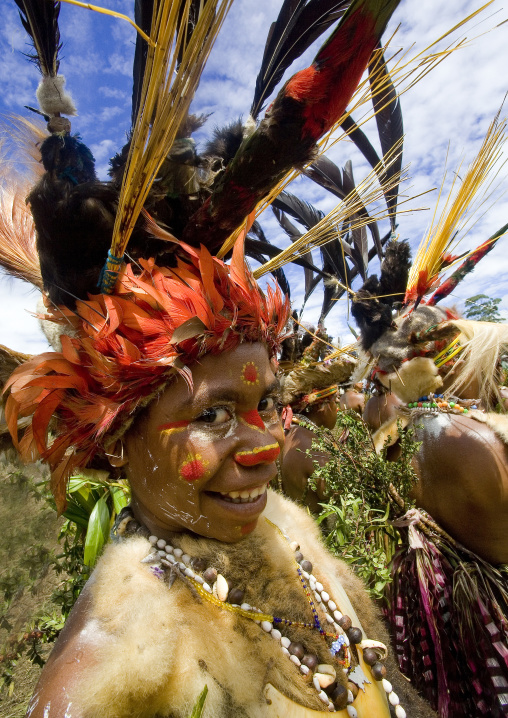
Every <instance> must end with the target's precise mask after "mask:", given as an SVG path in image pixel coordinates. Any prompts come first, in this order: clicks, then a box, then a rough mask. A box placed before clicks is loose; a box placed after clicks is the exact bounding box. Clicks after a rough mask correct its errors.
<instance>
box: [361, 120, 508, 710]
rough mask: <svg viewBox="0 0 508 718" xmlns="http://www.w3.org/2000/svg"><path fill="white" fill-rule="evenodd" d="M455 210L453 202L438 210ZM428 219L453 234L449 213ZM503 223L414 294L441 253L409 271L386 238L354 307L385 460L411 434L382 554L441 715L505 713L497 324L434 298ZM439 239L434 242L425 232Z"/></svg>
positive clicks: (507, 535)
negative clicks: (374, 272)
mask: <svg viewBox="0 0 508 718" xmlns="http://www.w3.org/2000/svg"><path fill="white" fill-rule="evenodd" d="M493 128H494V130H497V126H496V123H494V125H493V126H492V127H491V130H490V131H489V135H490V138H491V137H492V131H493ZM489 135H487V140H488V139H489ZM487 140H486V141H485V142H487ZM496 144H497V143H494V144H493V147H494V151H495V147H496ZM486 161H487V162H488V161H489V158H488V157H487V160H486ZM470 172H471V171H470ZM470 172H469V173H468V174H467V175H466V177H465V179H464V184H465V185H467V181H468V179H469V177H470ZM475 172H479V169H478V167H477V166H476V169H475ZM455 210H456V204H454V203H451V205H450V207H449V211H450V216H451V215H452V212H453V211H455ZM439 226H440V227H443V226H448V229H449V232H450V238H452V237H454V225H453V224H451V223H449V224H448V223H446V222H445V221H443V220H442V219H441V220H440V224H439ZM505 231H506V227H504V228H503V230H501V231H500V232H498V233H497V235H495V236H494V238H491V239H490V240H488V241H487V242H485V243H483V244H482V245H481V246H480V247H479V248H478V249H477V250H476V251H475V252H473V253H472V254H471V256H468V258H467V259H466V261H465V262H464V263H463V265H461V266H460V267H459V269H457V270H456V271H455V272H454V274H452V276H451V277H450V279H448V280H447V281H446V282H444V283H442V284H441V286H439V288H438V289H437V290H436V291H435V293H434V295H433V296H432V297H431V298H430V299H429V300H428V301H427V303H426V304H425V303H424V302H422V301H421V300H422V295H423V294H425V293H426V292H427V291H428V290H429V289H430V288H432V287H434V288H435V287H436V286H438V278H437V273H438V272H439V271H440V269H441V267H443V266H446V263H447V262H449V261H450V259H448V258H447V260H446V261H445V260H440V261H438V262H437V263H436V264H435V265H432V264H431V259H429V258H432V256H436V255H437V254H438V252H437V250H436V247H435V243H434V244H433V245H432V246H430V247H427V249H426V250H425V251H423V250H421V249H420V250H419V253H418V257H417V259H418V261H417V262H415V264H414V265H413V267H412V268H411V271H410V273H409V280H408V278H407V276H408V271H409V250H408V247H407V245H406V244H405V243H399V244H397V243H393V244H392V245H391V246H390V247H389V248H388V250H387V254H386V258H385V261H384V263H383V265H382V271H381V276H380V280H379V281H378V279H377V277H371V278H369V279H368V280H367V282H366V284H365V285H364V287H363V289H362V290H360V291H359V292H357V293H356V296H355V298H354V301H353V309H352V311H353V315H354V317H355V319H356V321H357V323H358V324H359V326H360V329H361V334H362V345H363V348H364V350H365V351H366V352H368V356H369V357H370V359H371V365H370V369H371V370H372V373H371V376H373V377H374V378H375V380H376V382H377V384H378V386H379V387H380V390H381V391H383V390H384V391H385V392H387V393H388V397H389V402H390V403H389V404H387V403H386V400H385V398H384V397H383V396H382V395H381V396H379V397H377V398H375V399H373V400H371V402H369V404H370V406H369V407H368V408H369V412H370V413H371V415H373V417H374V421H375V420H376V419H377V416H376V415H379V417H382V418H384V419H385V421H384V422H383V424H382V425H381V427H380V428H378V430H377V432H376V433H375V434H374V436H373V439H374V443H375V444H376V448H377V449H378V450H381V449H382V448H383V446H384V445H386V442H388V443H389V444H391V445H392V451H393V452H394V457H395V456H396V450H397V446H396V445H397V442H398V431H399V427H400V426H401V425H402V427H404V426H408V425H412V426H413V427H415V429H416V439H417V440H418V441H421V442H422V446H421V449H420V451H419V452H418V454H417V455H416V457H415V459H414V466H415V469H416V473H417V475H418V483H417V485H416V487H415V490H414V499H415V501H416V506H417V507H418V508H416V509H411V510H410V511H408V512H407V513H406V514H405V515H404V516H402V517H401V518H400V520H398V521H397V522H396V525H397V526H399V527H400V531H401V534H402V536H403V540H404V546H403V548H402V550H401V551H399V553H398V555H397V556H396V557H395V560H394V568H393V583H392V584H391V587H390V595H391V605H390V610H389V619H390V623H391V628H392V632H393V642H394V647H395V651H396V654H397V657H398V660H399V666H400V668H401V670H402V672H403V673H404V674H405V675H406V676H407V677H408V678H409V679H410V680H411V681H412V682H413V683H414V685H416V686H417V687H418V689H419V690H421V691H422V693H423V694H424V695H425V696H426V697H427V698H428V700H429V701H430V702H431V704H432V705H433V706H434V708H436V709H437V710H438V712H439V714H440V715H441V716H443V717H449V718H452V717H453V718H460V717H462V716H464V717H465V716H468V717H469V716H483V715H485V716H495V718H499V717H500V716H505V715H508V573H507V571H506V566H505V564H507V563H508V468H507V466H508V418H507V417H506V416H502V415H499V414H494V413H492V408H493V406H494V405H496V404H497V403H498V402H499V400H500V396H499V389H498V382H499V373H498V369H499V359H500V357H501V355H502V353H504V352H505V351H506V347H507V345H508V325H505V324H504V325H503V324H492V323H488V322H474V321H465V320H459V319H457V318H456V315H454V313H453V312H451V311H449V310H446V309H440V308H437V307H436V306H435V303H436V301H438V300H439V299H441V298H443V297H445V296H446V295H447V294H448V293H449V292H450V291H451V290H452V289H453V288H454V287H455V286H456V284H457V282H458V281H460V279H462V278H463V277H464V276H465V275H466V274H467V272H469V271H471V270H472V269H473V268H474V266H475V264H476V262H477V261H478V260H479V259H480V258H481V257H482V256H483V255H484V254H485V253H486V252H487V251H488V250H489V249H490V248H491V246H493V244H494V240H495V239H496V237H497V236H501V235H502V234H503V233H504V232H505ZM438 241H441V246H442V247H444V249H446V237H445V238H444V239H443V237H442V236H441V235H440V234H439V232H438V231H437V232H436V235H435V237H434V240H433V242H438ZM442 254H443V255H444V251H443V252H442ZM436 267H437V269H436ZM387 295H388V296H389V297H390V299H386V296H387ZM381 297H383V298H381ZM401 300H404V302H405V304H404V306H403V308H402V309H401V310H400V311H399V313H398V316H396V318H394V315H393V310H394V307H393V303H394V302H395V301H399V302H400V301H401ZM418 304H419V306H418ZM399 306H400V304H399ZM390 392H392V393H391V395H390ZM390 396H391V397H397V399H396V400H392V399H390ZM376 404H377V406H376ZM396 404H399V406H398V407H397V406H396ZM402 513H403V512H402Z"/></svg>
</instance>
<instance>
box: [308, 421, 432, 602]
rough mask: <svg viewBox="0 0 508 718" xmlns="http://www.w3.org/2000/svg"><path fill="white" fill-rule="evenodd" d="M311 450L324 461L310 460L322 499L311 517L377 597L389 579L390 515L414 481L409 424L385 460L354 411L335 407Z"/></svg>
mask: <svg viewBox="0 0 508 718" xmlns="http://www.w3.org/2000/svg"><path fill="white" fill-rule="evenodd" d="M313 431H314V432H315V434H316V439H315V440H314V441H313V445H312V450H313V451H314V450H318V451H324V452H327V453H328V454H329V456H330V460H329V462H328V463H327V464H325V465H324V466H319V465H318V464H317V462H316V464H315V466H316V470H315V471H314V473H313V475H312V477H311V479H310V481H311V485H312V487H313V488H314V489H316V484H317V482H318V481H321V480H322V479H324V481H325V482H326V486H327V492H328V499H327V501H326V502H325V503H323V504H322V511H321V513H320V515H319V517H318V519H317V521H318V523H319V524H320V525H321V527H322V530H323V533H324V535H325V541H326V543H327V545H328V546H329V548H330V549H331V550H332V551H333V553H335V555H336V556H338V557H339V558H342V559H344V560H345V561H347V562H348V563H349V564H350V565H351V566H352V567H353V568H354V570H355V571H356V573H357V574H358V575H359V576H361V578H363V579H364V581H365V582H366V584H367V587H368V590H369V592H370V594H371V596H372V597H374V598H382V597H383V595H384V589H385V586H386V584H387V583H388V582H389V580H390V567H389V566H390V561H391V559H392V556H393V553H394V551H395V549H396V546H397V543H398V533H397V531H396V530H395V529H394V528H393V527H392V526H391V523H390V520H391V519H393V518H395V517H396V516H397V515H399V514H400V513H401V511H402V510H404V511H405V510H407V508H409V507H410V506H411V501H410V498H409V494H410V491H411V488H412V487H413V486H414V483H415V481H416V475H415V472H414V470H413V468H412V466H411V459H412V457H413V456H414V454H415V453H416V452H417V451H418V449H419V446H420V445H419V444H418V443H416V442H415V441H414V431H413V430H412V429H406V430H404V431H403V430H402V429H401V428H400V427H399V434H400V437H401V438H400V456H399V458H398V459H397V460H396V461H388V460H387V458H386V454H387V450H386V449H385V450H383V451H382V452H381V453H380V454H376V452H375V450H374V447H373V444H372V440H371V437H370V433H369V430H368V428H367V426H366V424H365V423H364V422H363V420H362V419H361V417H359V416H358V414H356V413H355V412H354V411H347V412H340V413H339V416H338V420H337V426H336V428H335V430H334V433H333V434H332V433H331V432H328V431H326V430H316V429H315V428H314V427H313Z"/></svg>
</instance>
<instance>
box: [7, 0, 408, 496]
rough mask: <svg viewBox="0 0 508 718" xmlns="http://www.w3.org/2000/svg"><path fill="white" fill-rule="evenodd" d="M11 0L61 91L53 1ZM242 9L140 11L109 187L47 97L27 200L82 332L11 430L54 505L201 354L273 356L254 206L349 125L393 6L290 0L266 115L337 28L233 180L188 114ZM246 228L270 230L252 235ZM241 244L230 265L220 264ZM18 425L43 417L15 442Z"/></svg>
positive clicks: (18, 378)
mask: <svg viewBox="0 0 508 718" xmlns="http://www.w3.org/2000/svg"><path fill="white" fill-rule="evenodd" d="M16 1H17V2H18V5H19V7H20V9H21V14H22V21H23V24H24V26H25V28H26V29H27V31H28V32H29V34H30V36H31V38H32V40H33V44H34V47H35V50H36V54H37V58H38V60H37V61H38V64H39V67H40V70H41V73H42V75H43V81H42V84H43V85H47V86H48V87H49V86H51V87H54V86H55V83H56V84H57V85H58V83H60V85H61V86H62V87H61V88H60V89H62V88H63V84H62V80H59V79H58V78H59V76H58V65H59V61H58V49H59V47H60V37H59V32H58V23H57V20H58V7H59V4H58V3H55V2H51V1H50V2H49V3H48V0H16ZM231 1H232V0H208V2H206V3H194V2H176V3H175V2H169V1H168V0H146V2H143V0H138V1H137V2H136V18H135V19H136V22H137V24H138V27H139V29H140V35H139V37H138V40H137V49H136V56H135V82H134V90H133V127H132V130H131V135H130V140H129V142H128V144H127V145H126V146H125V147H124V148H123V150H122V151H121V152H120V153H119V155H117V157H115V158H114V160H113V163H112V180H111V182H107V183H106V182H100V181H99V180H98V179H97V177H96V174H95V166H94V164H95V163H94V158H93V156H92V154H91V153H90V151H89V150H88V148H87V147H86V146H85V145H84V144H83V142H82V141H81V139H80V138H79V137H78V136H75V135H74V136H73V135H71V132H70V123H69V121H68V120H67V119H66V118H65V117H62V115H65V114H73V111H74V110H73V107H71V106H70V104H67V105H66V106H64V104H65V103H64V104H62V105H59V106H57V105H55V106H51V105H50V103H49V101H48V102H46V103H45V104H44V106H43V107H41V109H42V111H43V113H44V114H45V115H46V116H48V117H49V123H48V129H49V132H50V135H49V136H47V137H46V138H45V139H44V140H43V142H42V144H41V147H40V150H41V159H42V164H43V167H44V170H45V172H44V174H43V175H42V177H41V178H40V179H39V180H38V182H37V183H36V184H35V186H34V187H33V188H32V190H31V191H30V193H29V196H28V201H29V205H30V209H31V212H32V215H33V219H34V225H35V231H36V237H37V251H38V254H39V258H40V271H41V276H42V284H43V287H44V289H45V291H46V294H47V306H48V317H49V318H51V319H52V320H53V321H55V322H65V323H66V324H69V323H70V324H71V325H72V326H73V328H74V334H73V335H72V336H63V337H62V352H61V353H47V354H43V355H41V356H39V357H33V358H32V359H30V360H29V361H28V362H26V363H25V364H24V365H23V366H21V367H19V369H17V370H16V371H15V372H14V374H13V376H12V377H11V379H10V380H9V381H8V383H7V387H6V390H7V395H8V396H7V402H6V418H7V421H8V424H9V427H10V430H11V432H12V434H13V436H14V437H15V440H16V443H17V444H18V445H19V448H20V451H21V453H22V454H23V455H24V456H25V457H34V456H40V457H42V458H43V459H44V460H45V461H47V462H48V463H49V464H50V466H51V468H52V488H53V491H54V493H55V497H56V500H57V505H58V507H59V508H60V509H62V507H63V505H64V503H65V487H66V482H67V478H68V477H69V475H70V473H71V472H72V470H73V469H74V468H75V467H77V466H79V465H87V464H89V463H90V461H91V460H92V459H93V458H94V457H95V456H101V455H102V454H103V453H104V452H105V446H106V444H107V443H108V441H110V440H112V438H114V437H115V435H118V434H119V433H121V432H122V431H124V430H125V427H126V426H128V424H129V422H131V421H132V419H133V417H134V416H135V415H136V412H137V411H138V410H139V409H140V408H141V407H143V406H145V405H146V404H147V403H148V402H149V401H151V399H152V398H153V397H154V396H155V395H156V394H157V393H158V392H160V391H161V390H162V389H163V387H164V386H166V384H167V383H168V382H169V381H171V380H172V377H174V376H175V375H176V374H177V373H178V374H180V375H181V376H183V377H184V378H185V379H186V380H187V381H188V382H189V383H190V382H191V381H192V377H191V373H190V369H189V365H192V363H193V362H194V361H196V360H197V359H198V358H199V357H200V356H201V355H203V354H204V353H206V352H220V351H228V350H229V349H232V348H233V347H235V346H237V345H238V344H239V343H240V342H242V341H262V342H264V343H266V344H267V346H268V347H269V349H270V350H271V351H272V353H273V352H274V351H275V348H276V347H277V346H278V343H279V342H280V340H281V338H282V336H283V334H284V331H285V329H284V328H285V324H286V320H287V316H288V311H289V306H288V301H287V299H286V300H285V299H283V297H282V294H281V292H280V290H279V289H276V290H271V289H268V290H267V293H266V294H265V293H263V292H262V291H261V290H260V289H259V287H258V286H257V284H256V282H255V280H254V278H253V275H252V274H251V273H250V271H249V270H248V268H247V267H246V265H245V260H244V242H245V236H246V233H247V231H249V229H250V228H251V225H252V223H253V219H254V210H255V208H256V206H257V205H258V204H259V203H260V202H262V201H263V200H264V199H265V197H266V196H267V195H268V194H269V193H270V191H271V190H272V189H273V188H274V187H275V185H276V184H277V183H278V182H279V181H280V179H281V178H282V177H283V176H284V175H285V174H287V173H288V172H289V171H290V170H291V169H293V168H295V167H300V166H302V165H303V164H305V163H307V162H308V161H309V160H310V159H312V157H313V156H314V153H315V147H316V143H317V141H318V140H319V139H320V138H321V137H322V136H323V134H324V133H326V132H327V131H328V130H329V129H330V128H331V127H332V126H333V125H334V124H336V123H338V121H339V120H340V118H341V116H342V114H343V112H344V110H345V108H346V105H347V104H348V102H349V100H350V98H351V96H352V94H353V92H354V91H355V89H356V86H357V84H358V83H359V81H360V78H361V76H362V74H363V72H364V71H365V69H366V68H367V66H368V63H369V60H370V58H371V54H372V52H373V50H374V49H375V48H376V46H377V44H378V42H379V39H380V37H381V34H382V32H383V30H384V28H385V26H386V23H387V22H388V20H389V17H390V15H391V13H392V12H393V10H394V8H395V7H396V5H397V3H398V0H352V2H347V3H345V2H326V3H323V2H322V0H308V2H307V3H300V4H299V7H300V6H301V7H300V10H299V11H298V12H297V13H296V14H295V13H294V9H295V3H294V0H285V1H284V3H283V7H282V11H281V14H280V16H279V19H278V21H277V27H276V28H274V31H273V33H274V34H273V33H272V36H271V41H269V43H268V45H267V50H266V53H265V58H264V68H265V69H264V70H263V72H264V79H260V81H259V83H258V85H257V89H256V95H255V98H254V103H253V113H254V114H255V115H257V114H258V112H259V110H260V107H261V104H262V103H263V101H264V99H265V98H266V97H267V96H268V94H269V93H271V91H272V89H273V87H274V86H275V84H276V83H277V82H278V80H279V79H280V77H281V76H282V72H283V71H284V69H285V68H286V67H287V66H288V65H289V64H290V62H291V61H292V60H293V59H295V57H298V56H299V55H300V54H301V53H302V52H303V51H304V50H305V49H306V48H307V47H308V45H309V43H310V42H312V41H313V40H314V39H316V37H318V36H319V35H320V34H321V33H322V32H323V31H324V30H325V29H326V28H327V27H329V26H331V25H332V24H333V23H334V22H336V21H337V19H338V18H340V21H339V23H338V25H337V27H336V29H335V30H334V31H333V33H332V35H331V37H330V39H329V40H328V41H327V42H325V44H324V45H323V47H322V48H321V50H320V51H319V52H318V54H317V56H316V59H315V61H314V63H313V64H312V65H311V66H310V67H309V68H307V69H306V70H302V71H300V72H298V73H297V74H296V75H294V76H293V77H292V78H291V79H290V80H289V81H288V82H286V84H285V85H284V87H283V88H282V90H281V91H280V92H279V94H278V96H277V97H276V99H275V101H274V102H273V103H272V104H271V105H270V107H269V108H268V111H267V113H266V116H265V118H264V119H262V120H261V121H260V123H259V125H258V126H257V127H256V126H255V122H253V123H252V128H251V130H250V132H245V129H244V130H242V132H241V133H237V134H238V139H237V143H236V145H235V144H234V143H233V145H232V146H230V147H229V152H230V161H229V163H228V164H227V166H226V167H225V168H222V160H221V158H219V162H218V163H217V162H215V160H216V159H217V158H216V157H214V155H213V151H212V152H211V154H209V155H207V154H206V152H205V153H204V154H203V156H201V157H198V155H197V152H196V150H195V146H194V143H193V141H192V139H191V138H190V134H191V132H192V130H193V129H195V128H196V127H198V126H199V125H200V124H202V122H203V118H196V117H192V116H189V115H188V109H189V105H190V101H191V99H192V95H193V93H194V90H195V88H196V86H197V83H198V81H199V76H200V73H201V71H202V68H203V66H204V64H205V62H206V58H207V56H208V53H209V51H210V49H211V46H212V44H213V41H214V38H215V37H216V34H217V32H218V30H219V28H220V26H221V23H222V20H223V19H224V17H225V14H226V12H227V10H228V8H229V6H230V4H231ZM303 5H306V8H307V9H306V10H305V11H303V12H301V11H302V8H303ZM298 18H300V20H298ZM302 18H303V20H302ZM297 21H298V22H297ZM303 21H304V25H303V26H302V22H303ZM295 23H296V24H295ZM277 37H278V38H279V40H280V42H279V41H277ZM297 38H298V42H296V43H295V40H296V39H297ZM273 43H275V46H274V45H273ZM284 48H286V49H287V48H291V50H290V51H289V50H288V52H286V50H284ZM279 51H282V55H279V54H278V52H279ZM48 78H49V79H48ZM60 85H59V86H60ZM62 97H63V95H62ZM65 102H68V99H67V98H65ZM217 164H218V168H217V167H216V165H217ZM198 170H199V171H198ZM242 227H243V230H242V229H241V228H242ZM252 231H253V232H255V231H257V232H258V236H261V235H260V234H259V229H258V228H257V229H255V225H253V230H252ZM230 236H233V237H234V238H235V241H233V242H232V243H231V244H230V246H229V247H228V249H229V250H231V249H232V250H233V255H232V260H231V264H230V266H227V265H226V264H224V263H223V262H222V261H221V260H219V259H217V258H215V257H213V256H212V254H213V253H214V252H215V251H216V250H218V249H219V247H220V246H221V245H222V244H223V243H224V242H225V240H228V238H229V237H230ZM4 240H5V237H4ZM259 241H260V242H261V243H262V239H260V240H259ZM127 245H128V251H129V263H128V264H125V262H126V261H127V257H126V255H125V251H126V247H127ZM198 247H200V248H199V249H197V248H198ZM209 250H210V251H209ZM26 278H27V279H28V277H26ZM98 287H99V290H100V291H99V293H97V292H98ZM52 416H55V417H56V422H55V426H56V437H55V438H54V439H53V440H52V441H50V440H49V439H48V426H49V422H50V419H51V417H52ZM20 417H32V420H31V425H30V426H29V428H28V430H27V431H26V432H25V434H24V435H23V437H22V438H21V439H20V440H19V442H18V437H17V425H18V418H20Z"/></svg>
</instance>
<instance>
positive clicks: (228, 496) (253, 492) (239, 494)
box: [218, 484, 268, 504]
mask: <svg viewBox="0 0 508 718" xmlns="http://www.w3.org/2000/svg"><path fill="white" fill-rule="evenodd" d="M267 486H268V484H261V485H260V486H255V487H254V488H252V489H245V490H244V491H227V492H225V491H220V492H218V493H220V497H221V498H222V499H224V501H229V502H231V503H233V504H251V503H253V502H254V501H256V499H258V498H259V497H260V496H262V495H263V494H264V493H265V491H266V488H267Z"/></svg>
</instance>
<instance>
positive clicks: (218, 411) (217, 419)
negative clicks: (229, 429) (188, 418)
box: [196, 406, 232, 425]
mask: <svg viewBox="0 0 508 718" xmlns="http://www.w3.org/2000/svg"><path fill="white" fill-rule="evenodd" d="M231 418H232V415H231V412H230V411H229V410H228V409H225V408H224V407H223V406H218V407H214V408H212V409H205V410H204V412H203V413H202V414H201V415H200V416H198V418H197V419H196V421H201V422H203V423H205V424H216V425H218V424H225V423H226V422H228V421H230V419H231Z"/></svg>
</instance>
